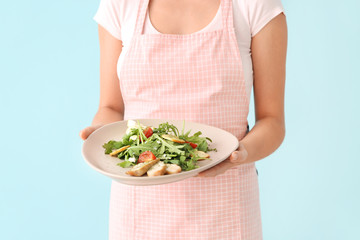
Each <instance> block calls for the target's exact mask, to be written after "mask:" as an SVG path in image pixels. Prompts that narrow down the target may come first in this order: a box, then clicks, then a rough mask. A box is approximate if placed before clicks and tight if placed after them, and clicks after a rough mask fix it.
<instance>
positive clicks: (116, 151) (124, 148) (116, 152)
mask: <svg viewBox="0 0 360 240" xmlns="http://www.w3.org/2000/svg"><path fill="white" fill-rule="evenodd" d="M129 147H130V145H127V146H124V147H122V148H119V149H117V150H114V151H113V152H111V153H110V156H113V157H116V156H117V155H118V154H119V153H121V152H122V151H124V150H126V149H127V148H129Z"/></svg>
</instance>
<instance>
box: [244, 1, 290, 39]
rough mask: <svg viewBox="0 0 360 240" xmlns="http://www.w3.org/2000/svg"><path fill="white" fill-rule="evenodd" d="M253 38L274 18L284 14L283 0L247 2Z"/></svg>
mask: <svg viewBox="0 0 360 240" xmlns="http://www.w3.org/2000/svg"><path fill="white" fill-rule="evenodd" d="M246 1H247V5H248V17H249V24H250V31H251V36H252V37H253V36H255V35H256V34H257V33H258V32H260V30H261V29H262V28H263V27H265V25H266V24H268V23H269V22H270V21H271V20H272V19H273V18H274V17H276V16H277V15H279V14H280V13H283V12H284V7H283V5H282V3H281V0H246Z"/></svg>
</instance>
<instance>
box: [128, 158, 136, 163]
mask: <svg viewBox="0 0 360 240" xmlns="http://www.w3.org/2000/svg"><path fill="white" fill-rule="evenodd" d="M128 161H129V162H136V158H135V157H130V158H129V159H128Z"/></svg>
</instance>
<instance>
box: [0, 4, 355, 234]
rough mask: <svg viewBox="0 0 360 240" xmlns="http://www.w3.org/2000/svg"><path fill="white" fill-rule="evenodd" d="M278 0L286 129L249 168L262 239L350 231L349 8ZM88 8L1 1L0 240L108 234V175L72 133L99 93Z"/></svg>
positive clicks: (352, 15)
mask: <svg viewBox="0 0 360 240" xmlns="http://www.w3.org/2000/svg"><path fill="white" fill-rule="evenodd" d="M283 3H284V6H285V9H286V13H287V20H288V27H289V49H288V50H289V51H288V67H287V85H286V121H287V135H286V139H285V141H284V143H283V145H282V146H281V147H280V148H279V150H278V151H277V152H276V153H274V154H273V155H272V156H270V157H268V158H267V159H265V160H262V161H261V162H259V163H258V165H257V166H258V169H259V180H260V188H261V208H262V219H263V232H264V239H265V240H281V239H284V240H285V239H286V240H287V239H291V240H304V239H306V240H313V239H314V240H315V239H316V240H317V239H327V240H339V239H341V240H344V239H360V234H359V232H358V230H357V229H356V228H358V227H359V214H360V207H359V203H360V191H359V183H360V177H359V176H360V174H359V173H358V172H359V167H360V157H359V156H360V141H359V135H360V127H359V123H360V121H359V118H360V110H359V109H360V108H359V104H360V97H359V95H360V92H359V91H360V83H359V76H358V75H357V73H358V71H359V67H360V62H359V56H360V47H359V45H358V44H359V43H360V17H359V9H360V4H359V1H355V0H353V1H346V2H345V1H343V2H341V1H335V0H327V1H326V0H318V1H310V0H304V1H289V0H283ZM97 7H98V0H87V1H85V0H72V1H69V0H63V1H44V0H42V1H40V0H39V1H24V0H19V1H2V2H1V5H0V24H1V25H0V34H1V38H0V80H1V88H0V104H1V105H0V109H1V118H0V126H1V134H0V149H1V157H0V159H1V165H0V169H1V173H0V194H1V195H0V239H4V240H20V239H21V240H25V239H26V240H27V239H36V240H45V239H46V240H47V239H52V240H57V239H69V240H70V239H88V240H90V239H94V240H95V239H97V240H98V239H107V224H108V201H109V192H110V180H109V179H107V178H106V177H104V176H102V175H100V174H98V173H96V172H95V171H93V170H92V169H91V168H90V167H88V166H87V165H86V164H85V162H84V161H83V159H82V157H81V153H80V150H81V144H82V141H81V140H80V139H79V137H78V131H79V130H80V129H81V128H83V127H85V126H86V125H88V124H90V123H91V119H92V117H93V114H94V113H95V111H96V109H97V103H98V97H99V94H98V92H99V90H98V88H99V83H98V76H99V71H98V64H99V49H98V40H97V26H96V23H95V22H94V21H93V20H92V17H93V15H94V14H95V12H96V9H97ZM249 121H250V123H251V124H252V125H253V123H254V117H253V112H252V113H251V115H250V117H249Z"/></svg>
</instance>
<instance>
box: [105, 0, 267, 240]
mask: <svg viewBox="0 0 360 240" xmlns="http://www.w3.org/2000/svg"><path fill="white" fill-rule="evenodd" d="M148 2H149V0H142V1H141V3H140V6H139V11H138V16H137V23H136V26H135V33H134V36H133V40H132V43H131V45H130V46H129V49H128V51H127V53H126V56H125V58H124V62H123V67H122V69H121V71H120V75H119V79H120V87H121V92H122V95H123V99H124V104H125V117H124V118H125V119H139V118H157V119H181V120H182V119H185V120H189V121H195V122H201V123H205V124H209V125H213V126H216V127H219V128H222V129H225V130H227V131H229V132H231V133H233V134H234V135H235V136H237V137H238V139H239V140H240V139H241V138H243V137H244V135H245V133H246V129H247V115H248V108H249V103H248V100H247V96H246V90H245V81H244V77H243V72H242V64H241V58H240V52H239V49H238V46H237V42H236V37H235V33H234V27H233V16H232V1H231V0H222V1H221V8H222V16H223V19H222V24H223V29H221V30H217V31H213V32H201V33H193V34H188V35H172V34H142V29H143V25H144V20H145V16H146V15H145V14H146V10H147V7H148ZM204 134H206V133H204ZM257 181H258V180H257V175H256V170H255V166H254V164H246V165H242V166H239V167H237V168H233V169H230V170H229V171H227V172H226V173H225V174H222V175H219V176H217V177H213V178H199V177H195V178H190V179H186V180H184V181H181V182H176V183H170V184H164V185H157V186H144V187H142V186H141V187H139V186H127V185H123V184H121V183H118V182H113V184H112V190H111V200H110V231H109V237H110V239H111V240H120V239H121V240H176V239H182V240H187V239H194V240H195V239H196V240H200V239H201V240H210V239H213V240H221V239H224V240H230V239H237V240H239V239H242V240H245V239H246V240H259V239H262V232H261V218H260V207H259V195H258V182H257Z"/></svg>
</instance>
